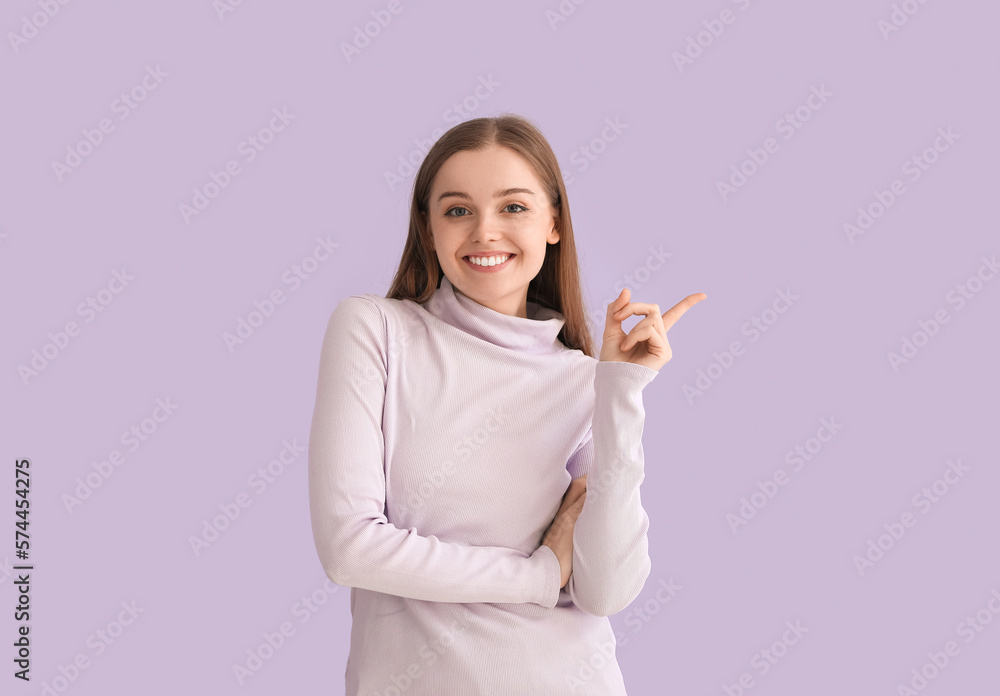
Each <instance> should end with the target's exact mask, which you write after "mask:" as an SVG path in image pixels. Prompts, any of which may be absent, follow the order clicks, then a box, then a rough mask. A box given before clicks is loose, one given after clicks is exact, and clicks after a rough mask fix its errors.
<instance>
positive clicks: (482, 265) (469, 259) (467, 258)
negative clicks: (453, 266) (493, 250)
mask: <svg viewBox="0 0 1000 696" xmlns="http://www.w3.org/2000/svg"><path fill="white" fill-rule="evenodd" d="M515 256H517V254H495V255H493V256H463V257H462V260H463V261H465V262H466V263H468V264H469V265H472V266H476V267H477V268H496V267H497V266H504V265H506V264H507V262H508V261H510V260H511V259H512V258H514V257H515ZM503 257H506V258H504V261H503V263H493V264H490V263H476V262H475V261H473V260H472V259H473V258H477V259H491V258H503Z"/></svg>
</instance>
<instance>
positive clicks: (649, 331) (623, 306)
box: [600, 288, 708, 370]
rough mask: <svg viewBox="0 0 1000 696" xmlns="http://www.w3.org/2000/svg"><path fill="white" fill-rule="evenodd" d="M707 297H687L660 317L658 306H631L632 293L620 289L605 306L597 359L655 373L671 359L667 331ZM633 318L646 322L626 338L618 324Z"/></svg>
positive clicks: (646, 304)
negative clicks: (606, 309)
mask: <svg viewBox="0 0 1000 696" xmlns="http://www.w3.org/2000/svg"><path fill="white" fill-rule="evenodd" d="M707 297H708V295H706V294H705V293H703V292H699V293H695V294H694V295H688V296H687V297H685V298H684V299H683V300H681V301H680V302H678V303H677V304H675V305H674V306H673V307H671V308H670V309H668V310H667V311H666V312H664V313H663V314H662V315H661V314H660V305H657V304H649V303H647V302H631V301H630V300H631V298H632V292H631V291H630V290H629V289H628V288H622V291H621V293H619V295H618V299H616V300H615V301H614V302H612V303H611V304H609V305H608V315H607V318H606V320H605V324H604V342H603V343H602V344H601V358H600V359H601V360H609V361H613V362H630V363H634V364H636V365H645V366H646V367H649V368H652V369H654V370H659V369H660V368H661V367H663V366H664V365H666V364H667V361H669V360H670V358H671V357H673V353H672V352H671V350H670V344H669V343H667V331H668V330H669V329H670V327H671V326H673V325H674V324H675V323H676V322H677V320H678V319H680V318H681V316H683V315H684V312H686V311H688V310H689V309H691V308H692V307H693V306H695V305H696V304H698V303H699V302H701V301H702V300H704V299H705V298H707ZM633 314H645V315H646V318H645V319H642V320H641V321H640V322H639V323H638V324H636V325H635V326H633V327H632V330H631V331H629V333H628V334H627V335H626V333H625V332H624V331H622V322H623V321H624V320H625V319H628V318H629V317H630V316H632V315H633Z"/></svg>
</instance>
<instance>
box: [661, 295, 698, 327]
mask: <svg viewBox="0 0 1000 696" xmlns="http://www.w3.org/2000/svg"><path fill="white" fill-rule="evenodd" d="M707 297H708V295H706V294H705V293H703V292H696V293H695V294H693V295H688V296H687V297H685V298H684V299H683V300H681V301H680V302H678V303H677V304H675V305H674V306H673V307H671V308H670V309H668V310H667V311H666V312H664V313H663V328H664V330H669V329H670V327H671V326H673V325H674V324H675V323H677V320H678V319H680V318H681V317H682V316H684V312H686V311H688V310H689V309H691V308H692V307H694V306H695V305H696V304H698V303H699V302H701V301H702V300H704V299H706V298H707Z"/></svg>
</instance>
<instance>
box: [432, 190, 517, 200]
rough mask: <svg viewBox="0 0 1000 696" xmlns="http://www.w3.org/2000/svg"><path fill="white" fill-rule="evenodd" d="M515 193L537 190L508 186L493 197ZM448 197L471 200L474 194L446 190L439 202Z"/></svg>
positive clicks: (439, 197)
mask: <svg viewBox="0 0 1000 696" xmlns="http://www.w3.org/2000/svg"><path fill="white" fill-rule="evenodd" d="M514 193H526V194H528V195H529V196H534V195H535V192H534V191H532V190H531V189H526V188H507V189H500V190H499V191H497V192H496V193H494V194H493V197H494V198H503V197H504V196H510V195H511V194H514ZM448 197H454V198H464V199H466V200H469V201H471V200H472V196H470V195H469V194H467V193H462V192H461V191H445V192H444V193H442V194H441V195H440V196H438V203H440V202H441V201H442V200H444V199H445V198H448Z"/></svg>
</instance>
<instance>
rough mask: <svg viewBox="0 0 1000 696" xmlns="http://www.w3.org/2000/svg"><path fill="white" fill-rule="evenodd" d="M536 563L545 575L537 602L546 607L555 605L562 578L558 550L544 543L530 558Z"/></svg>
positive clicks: (539, 570)
mask: <svg viewBox="0 0 1000 696" xmlns="http://www.w3.org/2000/svg"><path fill="white" fill-rule="evenodd" d="M529 560H531V561H532V562H534V563H535V567H536V568H537V569H538V574H539V575H543V576H544V578H545V579H544V583H545V584H544V585H543V586H542V589H541V592H540V594H539V599H538V601H537V602H535V604H540V605H541V606H543V607H545V608H546V609H552V608H553V607H555V605H556V602H558V601H559V590H560V589H561V588H560V587H559V581H560V580H561V579H562V572H561V569H560V568H559V557H558V556H556V552H555V551H553V550H552V549H550V548H549V547H548V546H546V545H545V544H542V545H541V546H539V547H538V548H537V549H535V552H534V553H533V554H531V557H530V559H529Z"/></svg>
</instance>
